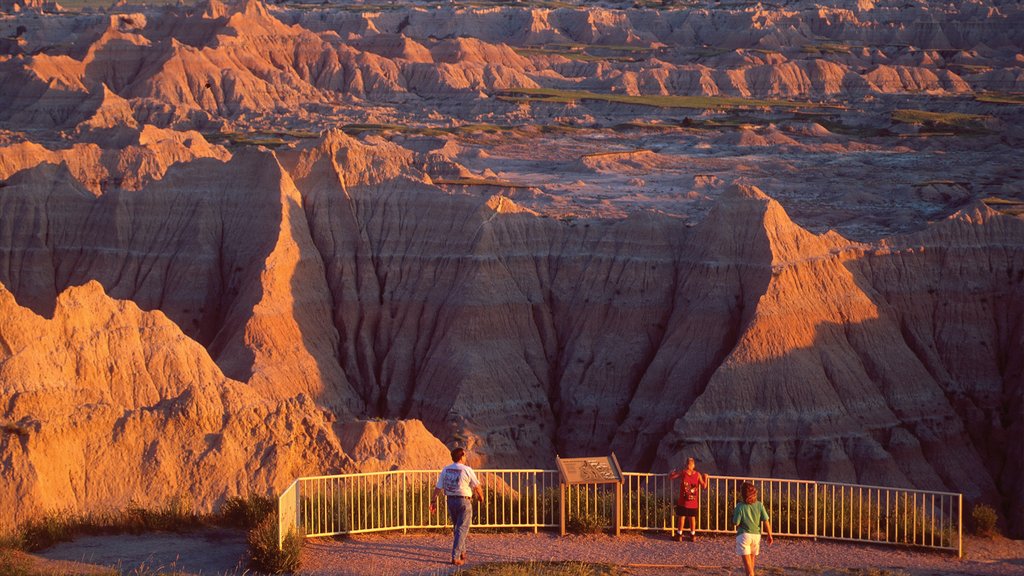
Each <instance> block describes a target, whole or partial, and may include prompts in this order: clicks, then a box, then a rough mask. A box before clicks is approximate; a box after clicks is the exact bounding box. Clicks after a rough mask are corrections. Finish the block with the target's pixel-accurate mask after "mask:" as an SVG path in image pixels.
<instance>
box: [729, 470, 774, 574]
mask: <svg viewBox="0 0 1024 576" xmlns="http://www.w3.org/2000/svg"><path fill="white" fill-rule="evenodd" d="M741 492H742V494H743V502H740V503H738V504H736V508H734V509H733V511H732V523H733V525H734V526H736V554H738V555H739V556H741V557H742V558H743V567H744V569H746V571H747V576H754V559H755V558H756V557H757V555H758V554H760V553H761V523H762V522H763V523H764V528H765V531H766V532H767V533H768V543H769V544H771V543H772V542H773V541H774V538H772V523H771V518H769V517H768V511H767V510H765V509H764V504H762V503H761V502H759V501H758V499H757V487H756V486H754V485H753V484H751V483H750V482H744V483H743V487H742V488H741Z"/></svg>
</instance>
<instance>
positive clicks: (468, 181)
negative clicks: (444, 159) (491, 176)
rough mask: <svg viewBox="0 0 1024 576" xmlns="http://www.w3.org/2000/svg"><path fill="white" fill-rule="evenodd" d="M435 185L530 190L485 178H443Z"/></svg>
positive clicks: (518, 185) (511, 183)
mask: <svg viewBox="0 0 1024 576" xmlns="http://www.w3.org/2000/svg"><path fill="white" fill-rule="evenodd" d="M434 184H439V185H443V186H496V187H499V188H529V186H526V185H523V184H515V183H513V182H508V181H505V180H485V179H483V178H441V179H438V180H434Z"/></svg>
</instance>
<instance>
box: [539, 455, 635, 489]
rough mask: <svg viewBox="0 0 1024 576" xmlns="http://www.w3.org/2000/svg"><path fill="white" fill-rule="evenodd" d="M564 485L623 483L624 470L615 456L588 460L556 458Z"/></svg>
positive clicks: (587, 458)
mask: <svg viewBox="0 0 1024 576" xmlns="http://www.w3.org/2000/svg"><path fill="white" fill-rule="evenodd" d="M555 462H556V463H557V464H558V471H559V472H560V473H561V475H562V483H563V484H613V483H620V482H622V468H620V467H619V461H618V459H616V458H615V454H611V455H610V456H589V457H586V458H560V457H555Z"/></svg>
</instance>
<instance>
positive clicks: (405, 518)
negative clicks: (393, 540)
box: [402, 470, 409, 534]
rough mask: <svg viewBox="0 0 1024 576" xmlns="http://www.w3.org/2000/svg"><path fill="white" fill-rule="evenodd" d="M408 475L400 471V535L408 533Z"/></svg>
mask: <svg viewBox="0 0 1024 576" xmlns="http://www.w3.org/2000/svg"><path fill="white" fill-rule="evenodd" d="M408 508H409V473H408V472H406V471H404V470H403V471H402V534H408V533H409V514H408Z"/></svg>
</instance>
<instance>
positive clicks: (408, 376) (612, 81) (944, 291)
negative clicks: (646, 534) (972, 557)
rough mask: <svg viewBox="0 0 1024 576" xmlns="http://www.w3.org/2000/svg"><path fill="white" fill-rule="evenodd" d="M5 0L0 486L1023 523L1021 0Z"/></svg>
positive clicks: (50, 495) (57, 500)
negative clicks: (564, 462)
mask: <svg viewBox="0 0 1024 576" xmlns="http://www.w3.org/2000/svg"><path fill="white" fill-rule="evenodd" d="M683 4H685V3H680V4H678V5H676V4H673V3H671V2H669V3H668V4H667V5H665V6H659V7H642V6H638V7H634V6H633V5H632V4H630V5H628V6H627V5H625V4H622V5H620V4H616V3H614V2H607V3H604V4H602V5H600V6H593V5H588V6H583V5H581V6H576V7H565V8H557V9H553V8H550V7H544V6H539V5H536V6H535V5H532V4H531V3H530V2H525V3H521V4H520V5H516V6H500V7H499V6H495V7H478V6H472V5H463V4H462V3H452V4H447V5H445V6H443V7H440V8H438V7H437V6H436V5H428V4H424V5H418V4H408V5H404V6H391V5H386V6H385V5H373V4H369V5H362V4H359V5H346V4H328V5H324V6H317V7H311V6H309V5H300V4H294V5H293V4H289V3H284V4H281V5H277V6H273V7H271V6H267V5H264V4H261V3H260V2H258V1H256V0H248V1H245V2H241V3H238V4H222V3H221V2H219V1H218V0H210V1H209V2H205V3H200V4H189V5H184V4H182V5H178V6H167V7H148V6H141V5H135V6H131V5H124V4H121V5H118V6H115V7H113V8H110V9H102V10H99V9H94V8H89V7H88V6H87V7H85V8H78V9H74V10H71V9H68V10H62V9H59V7H58V6H50V7H48V8H47V7H44V6H42V5H40V4H38V3H34V2H20V1H16V2H5V3H4V4H3V5H2V7H3V9H4V10H5V12H4V13H3V14H2V15H0V462H2V469H0V470H2V471H0V475H2V481H0V505H2V506H4V507H5V508H6V509H8V510H11V511H13V517H12V518H11V519H10V520H11V521H13V522H20V521H23V520H25V519H27V518H30V517H32V516H34V515H37V514H39V513H42V512H44V511H46V510H47V509H52V508H68V509H72V510H80V511H88V510H99V509H104V508H108V507H122V506H125V505H126V504H127V503H128V502H132V501H134V502H136V503H139V504H142V505H156V504H159V503H161V502H165V501H166V500H167V499H168V498H170V497H173V496H175V495H180V494H189V495H194V497H195V499H196V504H197V506H199V507H200V508H201V509H212V508H214V507H216V506H217V505H218V504H219V503H220V502H222V501H223V500H224V498H226V497H228V496H231V495H235V494H244V493H248V492H259V493H273V492H275V491H278V490H280V489H281V488H283V487H284V486H286V485H287V484H288V483H290V482H291V480H292V479H293V478H294V477H296V476H298V475H303V474H319V473H337V472H346V471H357V470H382V469H391V468H395V467H419V468H434V467H439V466H441V465H443V464H444V463H445V459H446V448H445V443H450V442H453V441H460V442H465V443H468V444H469V446H470V448H471V453H472V455H473V456H472V458H473V461H472V463H473V464H475V465H477V466H488V467H502V466H540V467H551V465H552V461H553V458H554V456H555V454H561V455H567V456H574V455H589V454H604V453H607V452H609V451H614V452H615V453H616V454H617V455H618V456H619V458H620V460H621V461H622V462H623V464H624V466H625V467H626V468H628V469H632V470H653V471H664V470H666V469H668V468H669V467H671V466H675V465H677V464H678V463H679V462H680V461H681V459H682V458H684V457H685V456H688V455H695V456H696V457H698V458H699V459H700V460H701V461H702V466H703V467H704V468H705V469H706V470H708V471H710V472H715V473H722V474H736V475H759V476H777V477H787V478H804V479H819V480H837V481H855V482H859V483H865V484H885V485H894V486H914V487H919V488H924V489H934V490H950V491H957V492H963V493H964V496H965V500H966V502H967V503H968V504H970V503H974V502H987V503H991V504H993V505H995V506H997V507H998V508H999V510H1000V512H1001V516H1002V517H1003V518H1005V519H1006V522H1007V527H1008V528H1009V529H1010V530H1011V532H1012V533H1014V534H1017V535H1020V534H1021V533H1022V532H1021V531H1022V530H1024V504H1022V503H1024V443H1022V442H1020V439H1021V438H1022V437H1024V353H1022V351H1024V220H1022V217H1021V215H1022V214H1024V153H1022V150H1024V146H1022V144H1024V124H1022V120H1024V98H1022V97H1021V93H1022V92H1024V6H1022V5H1021V4H1020V3H1018V2H1013V1H1009V0H1005V1H1004V0H971V1H968V2H942V1H924V0H909V1H907V0H900V1H898V2H895V1H888V0H878V1H871V0H861V1H858V2H830V1H827V0H821V1H818V2H811V1H809V0H800V1H795V2H786V3H783V4H784V5H782V6H776V7H767V5H761V4H757V3H750V4H744V3H742V2H740V3H729V4H728V5H727V6H717V5H712V6H707V5H704V4H703V3H699V5H692V6H691V5H683Z"/></svg>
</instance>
